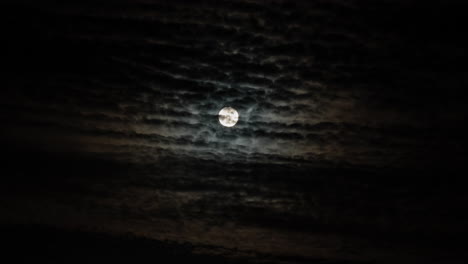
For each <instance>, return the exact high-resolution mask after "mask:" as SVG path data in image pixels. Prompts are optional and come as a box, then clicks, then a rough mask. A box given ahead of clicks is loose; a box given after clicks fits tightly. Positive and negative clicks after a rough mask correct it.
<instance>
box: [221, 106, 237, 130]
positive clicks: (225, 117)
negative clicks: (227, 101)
mask: <svg viewBox="0 0 468 264" xmlns="http://www.w3.org/2000/svg"><path fill="white" fill-rule="evenodd" d="M218 117H219V123H221V125H223V126H225V127H233V126H235V125H236V123H237V121H238V120H239V113H237V111H236V109H234V108H232V107H229V106H228V107H224V108H223V109H221V111H219V114H218Z"/></svg>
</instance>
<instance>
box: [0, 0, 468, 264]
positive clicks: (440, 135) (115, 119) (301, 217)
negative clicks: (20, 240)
mask: <svg viewBox="0 0 468 264" xmlns="http://www.w3.org/2000/svg"><path fill="white" fill-rule="evenodd" d="M28 2H29V1H22V2H21V3H13V2H11V3H5V4H4V6H3V7H4V9H2V10H4V11H3V12H2V14H3V15H2V19H4V21H5V23H3V24H4V25H7V29H5V31H4V33H3V34H4V36H5V40H4V41H3V42H4V43H5V44H6V48H4V49H3V50H2V51H3V52H2V54H3V55H2V64H3V65H4V66H6V67H5V69H6V70H5V71H4V75H5V76H4V78H3V79H2V80H1V81H0V83H1V84H2V91H1V96H0V110H1V111H0V112H1V113H0V123H1V124H2V130H1V132H0V136H1V137H0V140H1V142H2V144H3V145H5V147H4V148H3V153H5V156H6V157H5V158H4V160H5V161H6V165H5V168H6V169H5V171H6V172H7V173H6V174H7V176H5V179H6V180H5V181H6V182H7V183H8V184H7V185H5V186H6V187H2V189H5V190H4V191H5V192H4V194H2V195H4V196H5V197H6V198H7V199H5V201H7V202H5V204H6V205H5V208H4V209H2V213H3V212H5V217H2V219H5V220H2V221H6V222H8V221H9V218H11V219H13V220H12V221H14V220H15V221H16V220H18V219H20V220H21V221H23V220H24V219H36V220H37V222H39V223H45V224H54V225H57V226H63V227H66V228H67V227H70V226H72V227H76V226H85V227H91V228H98V229H99V228H104V231H105V232H110V233H119V232H131V233H133V234H136V235H138V236H147V237H151V238H153V239H161V240H165V239H170V240H174V241H178V242H187V243H190V245H200V244H207V245H211V246H213V245H217V246H220V247H225V248H226V249H225V250H228V249H229V250H231V249H233V248H238V250H239V251H242V252H244V253H245V252H247V251H249V250H250V251H253V252H255V254H264V253H265V254H267V255H268V254H273V255H275V256H277V257H278V256H282V255H285V256H297V257H298V258H301V257H303V258H304V259H301V261H302V260H304V261H306V260H307V261H309V260H311V259H312V260H316V259H317V256H322V257H320V258H318V259H319V260H323V259H326V260H327V261H331V262H333V261H335V260H336V261H338V260H342V259H344V260H346V261H348V260H349V261H351V262H350V263H352V262H353V261H356V263H361V261H369V260H375V259H385V258H386V257H390V256H393V255H398V254H402V256H403V257H401V258H400V259H396V258H393V259H391V260H392V261H393V262H399V263H400V262H402V261H403V262H404V261H408V262H411V260H412V258H411V257H414V256H417V257H420V258H422V259H424V258H425V257H421V256H425V255H426V252H427V251H428V248H431V247H430V246H427V245H426V244H424V243H422V244H421V243H420V240H424V238H421V237H424V236H430V235H427V234H428V233H432V232H433V233H434V237H436V238H437V239H436V238H434V237H431V239H433V240H430V239H429V240H428V241H436V240H437V241H439V240H440V239H439V238H441V237H445V236H447V237H450V236H452V235H453V234H456V233H461V234H465V233H466V228H465V227H464V223H465V222H464V221H466V220H467V218H466V216H465V215H463V214H461V213H458V212H459V211H461V210H462V208H461V206H460V205H459V203H458V202H459V201H463V200H466V199H465V198H466V195H464V194H463V190H461V189H460V188H461V187H458V186H457V185H459V184H460V183H461V180H460V179H461V176H460V175H462V171H464V169H463V168H461V166H462V165H461V164H464V163H465V162H464V161H465V160H466V157H467V152H466V150H465V148H464V145H466V142H467V140H466V132H467V131H466V128H464V126H463V124H464V121H466V111H464V104H465V101H466V99H467V98H466V96H464V94H463V93H462V91H463V89H464V87H465V86H466V83H467V75H466V63H465V61H466V55H467V54H466V48H465V47H466V46H467V43H466V40H464V38H463V37H462V36H464V31H463V28H462V26H461V25H462V24H464V23H462V22H464V20H466V19H464V16H465V14H464V13H463V12H462V10H464V9H463V8H465V7H466V5H465V4H463V3H461V2H457V1H447V3H445V2H444V3H435V2H434V3H419V2H418V1H399V0H389V1H382V2H379V3H377V2H375V3H374V2H373V1H354V0H349V1H348V0H336V1H276V0H274V1H268V2H265V1H244V0H236V1H215V0H208V1H195V2H186V1H157V0H156V1H116V2H113V3H112V4H110V3H109V2H107V1H98V2H95V3H84V2H79V1H78V2H77V1H72V2H68V3H54V4H52V3H51V1H42V2H40V3H39V2H38V3H32V2H31V3H28ZM225 106H231V107H233V108H235V109H236V110H237V111H238V112H239V115H240V119H239V122H238V123H237V125H236V126H235V127H232V128H226V127H222V126H221V125H220V124H219V121H218V112H219V110H220V109H221V108H223V107H225ZM444 177H445V178H449V179H450V181H452V184H450V183H448V182H446V181H444V180H443V179H444ZM28 183H29V184H28ZM10 187H11V188H10ZM2 206H3V205H2ZM12 208H20V209H17V211H15V210H14V209H12ZM36 208H44V209H43V210H41V211H40V212H39V211H38V210H36ZM102 211H104V212H105V213H102ZM57 215H59V216H57ZM93 217H95V219H94V218H93ZM92 218H93V219H92ZM11 219H10V220H11ZM20 220H18V221H20ZM36 220H34V221H36ZM34 221H33V220H31V222H34ZM26 222H27V221H26ZM106 228H107V229H106ZM301 232H302V233H304V235H302V234H300V233H301ZM220 233H223V234H225V235H219V234H220ZM380 234H383V235H382V236H384V237H386V239H387V240H386V239H379V235H380ZM393 234H395V236H396V237H397V238H394V237H393ZM400 234H407V236H403V237H404V238H405V239H408V241H409V242H408V244H409V246H408V247H405V245H402V246H400V247H399V249H400V251H405V250H406V249H407V248H410V249H415V252H416V253H401V252H399V251H398V250H396V249H394V248H390V247H389V246H386V244H385V243H390V242H391V241H393V240H392V239H397V240H398V235H400ZM361 237H362V238H361ZM389 237H391V239H390V238H389ZM248 241H251V242H248ZM389 241H390V242H389ZM440 241H444V240H440ZM439 244H440V242H439V243H438V244H437V245H439ZM392 245H393V244H392ZM317 248H318V249H317ZM432 248H434V246H432ZM204 250H205V249H204ZM243 250H244V251H243ZM215 251H216V250H215ZM397 251H398V252H399V253H398V254H396V253H395V252H397ZM407 251H411V250H407ZM356 252H360V253H356ZM444 252H445V251H443V250H442V252H441V253H440V254H446V252H445V253H444ZM237 253H239V252H237V251H236V253H235V254H237ZM233 254H234V253H233ZM239 254H243V253H239ZM262 256H263V255H262ZM323 256H325V257H323ZM398 256H399V255H398ZM263 257H264V258H266V259H268V258H269V257H267V256H263ZM276 259H280V258H279V257H278V258H276ZM402 259H403V260H402ZM296 260H297V259H296ZM285 261H286V262H287V261H292V262H294V261H295V260H291V259H290V258H287V259H286V260H285ZM299 262H300V261H299Z"/></svg>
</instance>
